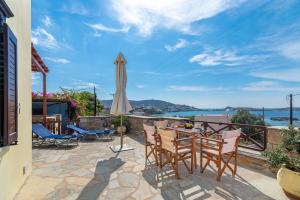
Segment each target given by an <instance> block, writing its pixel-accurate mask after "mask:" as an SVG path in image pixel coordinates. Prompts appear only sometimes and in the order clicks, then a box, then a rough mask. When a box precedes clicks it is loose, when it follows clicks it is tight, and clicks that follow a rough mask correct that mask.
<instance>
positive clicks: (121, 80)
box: [110, 52, 132, 115]
mask: <svg viewBox="0 0 300 200" xmlns="http://www.w3.org/2000/svg"><path fill="white" fill-rule="evenodd" d="M126 63H127V62H126V60H125V58H124V56H123V54H122V53H121V52H120V53H119V54H118V56H117V58H116V60H115V62H114V64H115V65H116V92H115V94H114V99H113V103H112V106H111V109H110V114H113V115H124V114H128V113H129V111H131V110H132V107H131V105H130V104H129V101H128V99H127V96H126V84H127V74H126Z"/></svg>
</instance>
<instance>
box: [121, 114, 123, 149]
mask: <svg viewBox="0 0 300 200" xmlns="http://www.w3.org/2000/svg"><path fill="white" fill-rule="evenodd" d="M122 147H123V115H121V149H122Z"/></svg>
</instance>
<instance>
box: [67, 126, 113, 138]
mask: <svg viewBox="0 0 300 200" xmlns="http://www.w3.org/2000/svg"><path fill="white" fill-rule="evenodd" d="M67 128H68V129H70V130H73V131H75V132H76V133H78V134H81V135H83V136H92V137H95V138H97V139H106V140H111V139H113V134H114V132H115V131H114V130H87V129H85V128H81V127H79V126H76V125H74V124H69V125H67Z"/></svg>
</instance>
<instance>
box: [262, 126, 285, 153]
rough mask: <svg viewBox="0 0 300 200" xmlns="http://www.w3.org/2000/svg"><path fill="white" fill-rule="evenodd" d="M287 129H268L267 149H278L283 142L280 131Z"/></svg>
mask: <svg viewBox="0 0 300 200" xmlns="http://www.w3.org/2000/svg"><path fill="white" fill-rule="evenodd" d="M283 128H287V127H281V126H272V127H268V134H267V135H268V140H267V141H268V145H267V149H273V148H276V147H277V146H278V145H279V144H280V142H281V134H280V130H281V129H283Z"/></svg>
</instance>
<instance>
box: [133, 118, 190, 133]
mask: <svg viewBox="0 0 300 200" xmlns="http://www.w3.org/2000/svg"><path fill="white" fill-rule="evenodd" d="M128 117H129V123H130V133H135V134H140V133H141V134H143V132H144V129H143V124H144V123H145V124H151V125H152V124H153V122H154V121H160V120H168V121H169V123H170V124H172V123H174V122H175V121H182V120H186V118H177V117H148V116H135V115H128Z"/></svg>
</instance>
